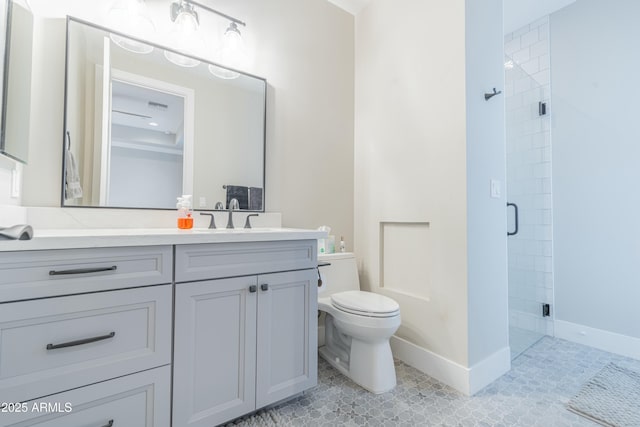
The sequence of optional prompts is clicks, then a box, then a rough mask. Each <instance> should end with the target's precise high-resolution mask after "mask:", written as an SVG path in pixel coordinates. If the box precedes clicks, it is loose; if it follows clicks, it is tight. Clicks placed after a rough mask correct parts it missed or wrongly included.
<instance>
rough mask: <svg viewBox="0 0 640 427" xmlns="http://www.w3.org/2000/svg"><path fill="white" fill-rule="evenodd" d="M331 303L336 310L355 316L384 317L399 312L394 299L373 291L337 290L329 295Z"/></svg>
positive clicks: (392, 315)
mask: <svg viewBox="0 0 640 427" xmlns="http://www.w3.org/2000/svg"><path fill="white" fill-rule="evenodd" d="M331 303H332V305H333V306H334V307H335V308H337V309H338V310H341V311H344V312H346V313H350V314H354V315H357V316H366V317H379V318H385V317H395V316H397V315H399V314H400V306H399V305H398V303H397V302H396V301H394V300H392V299H391V298H388V297H386V296H384V295H380V294H376V293H373V292H364V291H346V292H338V293H335V294H333V295H331Z"/></svg>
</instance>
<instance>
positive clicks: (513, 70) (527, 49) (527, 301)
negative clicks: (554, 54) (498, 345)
mask: <svg viewBox="0 0 640 427" xmlns="http://www.w3.org/2000/svg"><path fill="white" fill-rule="evenodd" d="M505 55H506V58H505V73H506V78H505V95H506V110H507V112H506V138H507V197H508V202H511V203H516V204H517V205H518V207H519V211H520V216H519V219H520V231H519V233H518V234H517V235H515V236H510V237H508V256H509V316H510V324H511V326H515V327H518V328H522V329H526V330H528V331H533V332H537V333H540V334H547V335H553V322H552V321H551V318H543V317H542V304H543V303H549V304H551V309H552V310H553V261H552V256H553V244H552V215H551V213H552V211H551V209H552V206H551V138H550V117H549V116H550V114H551V103H550V78H551V72H550V60H549V19H548V17H546V18H544V19H541V20H539V21H536V22H534V23H532V24H530V25H527V26H525V27H523V28H521V29H519V30H517V31H515V32H513V33H511V34H507V35H506V36H505ZM539 102H545V103H546V104H547V115H545V116H540V115H539V113H538V103H539ZM508 215H509V229H510V230H513V227H514V224H513V217H514V213H513V209H512V208H509V210H508ZM552 314H553V313H552Z"/></svg>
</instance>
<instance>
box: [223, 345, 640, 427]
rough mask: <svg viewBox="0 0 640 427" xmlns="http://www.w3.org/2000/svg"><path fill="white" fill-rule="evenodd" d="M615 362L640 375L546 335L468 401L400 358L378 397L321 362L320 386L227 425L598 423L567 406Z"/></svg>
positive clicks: (630, 364) (634, 363)
mask: <svg viewBox="0 0 640 427" xmlns="http://www.w3.org/2000/svg"><path fill="white" fill-rule="evenodd" d="M611 362H613V363H616V364H617V365H619V366H622V367H626V368H628V369H632V370H636V371H639V370H640V361H638V360H633V359H629V358H625V357H622V356H617V355H614V354H611V353H606V352H604V351H601V350H597V349H594V348H590V347H585V346H583V345H580V344H575V343H571V342H568V341H564V340H560V339H555V338H551V337H545V338H543V339H542V340H541V341H539V342H538V343H537V344H535V345H534V346H533V347H531V348H529V349H528V350H527V351H525V352H524V353H522V354H521V355H520V356H519V357H518V358H517V359H515V360H514V361H513V362H512V369H511V371H509V372H508V373H507V374H505V375H504V376H502V377H501V378H499V379H498V380H497V381H495V382H494V383H492V384H491V385H489V386H488V387H487V388H485V389H484V390H482V391H480V392H479V393H477V394H476V395H474V396H472V397H467V396H463V395H462V394H460V393H458V392H457V391H455V390H453V389H452V388H450V387H448V386H446V385H444V384H442V383H439V382H438V381H436V380H434V379H432V378H430V377H428V376H427V375H425V374H423V373H422V372H420V371H418V370H416V369H414V368H412V367H410V366H408V365H406V364H404V363H402V362H399V361H397V362H396V374H397V378H398V385H397V386H396V388H395V389H394V390H393V391H391V392H389V393H384V394H381V395H374V394H371V393H369V392H367V391H365V390H364V389H362V388H360V387H359V386H357V385H355V384H354V383H352V382H351V381H349V380H348V379H347V378H345V377H344V376H342V375H341V374H340V373H339V372H337V371H336V370H335V369H333V368H332V367H331V366H330V365H329V364H328V363H326V362H325V361H324V360H322V359H319V366H318V386H317V387H315V388H314V389H312V390H310V391H309V392H307V393H305V394H304V395H303V396H301V397H298V398H296V399H293V400H291V401H289V402H286V403H283V404H280V405H278V406H276V407H274V408H271V409H269V410H267V411H261V412H259V413H258V414H256V415H253V416H252V417H249V418H246V419H244V420H237V421H235V422H233V423H230V424H229V426H243V427H245V426H247V427H248V426H296V427H297V426H301V427H307V426H319V427H320V426H331V427H334V426H347V427H350V426H375V427H403V426H407V427H414V426H439V427H511V426H541V427H542V426H545V427H547V426H558V427H579V426H596V425H597V424H595V423H593V422H592V421H589V420H587V419H585V418H582V417H580V416H579V415H576V414H574V413H572V412H569V411H567V410H566V408H565V406H566V404H567V402H568V401H569V399H571V398H572V397H573V396H574V395H575V394H576V393H577V392H578V390H580V387H581V386H582V384H583V383H584V382H586V381H588V380H589V379H590V378H591V377H592V376H593V375H595V374H596V373H597V372H598V371H600V370H601V369H602V368H603V367H604V366H605V365H607V364H608V363H611Z"/></svg>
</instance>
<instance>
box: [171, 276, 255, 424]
mask: <svg viewBox="0 0 640 427" xmlns="http://www.w3.org/2000/svg"><path fill="white" fill-rule="evenodd" d="M256 284H257V283H256V276H250V277H237V278H231V279H219V280H209V281H204V282H193V283H182V284H178V285H176V294H175V341H174V342H175V347H174V362H173V363H174V365H173V366H174V368H173V425H174V426H180V427H185V426H197V427H211V426H214V425H218V424H221V423H223V422H225V421H229V420H231V419H233V418H236V417H239V416H241V415H244V414H246V413H248V412H251V411H253V410H254V408H255V351H256V341H255V339H256V299H257V298H256V295H257V292H255V286H256Z"/></svg>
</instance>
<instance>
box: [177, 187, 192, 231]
mask: <svg viewBox="0 0 640 427" xmlns="http://www.w3.org/2000/svg"><path fill="white" fill-rule="evenodd" d="M176 208H178V228H179V229H181V230H189V229H191V228H193V213H192V212H191V196H189V195H183V196H182V197H178V203H177V204H176Z"/></svg>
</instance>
